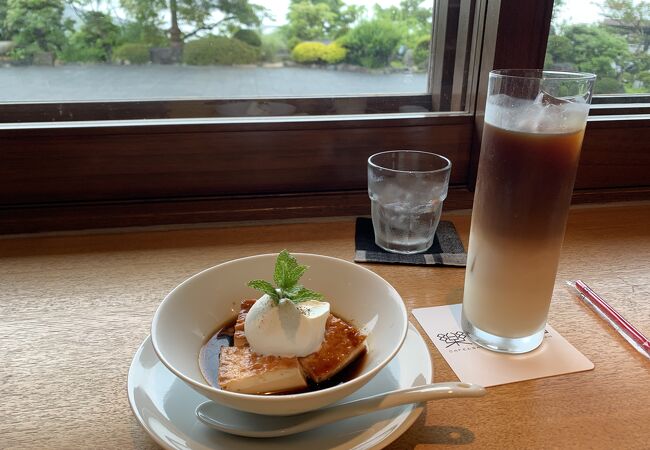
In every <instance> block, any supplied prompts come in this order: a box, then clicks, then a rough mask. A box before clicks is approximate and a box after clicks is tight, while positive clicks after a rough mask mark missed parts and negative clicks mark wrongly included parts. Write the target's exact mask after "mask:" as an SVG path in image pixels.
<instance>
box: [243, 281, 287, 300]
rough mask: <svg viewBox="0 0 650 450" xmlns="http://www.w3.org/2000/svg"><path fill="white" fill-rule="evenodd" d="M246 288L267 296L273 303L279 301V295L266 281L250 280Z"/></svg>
mask: <svg viewBox="0 0 650 450" xmlns="http://www.w3.org/2000/svg"><path fill="white" fill-rule="evenodd" d="M248 287H252V288H253V289H257V290H258V291H261V292H263V293H265V294H267V295H268V296H269V297H271V298H272V299H273V301H274V302H275V303H278V302H279V301H280V294H278V292H277V291H276V290H275V288H274V287H273V285H272V284H271V283H269V282H268V281H264V280H252V281H249V282H248Z"/></svg>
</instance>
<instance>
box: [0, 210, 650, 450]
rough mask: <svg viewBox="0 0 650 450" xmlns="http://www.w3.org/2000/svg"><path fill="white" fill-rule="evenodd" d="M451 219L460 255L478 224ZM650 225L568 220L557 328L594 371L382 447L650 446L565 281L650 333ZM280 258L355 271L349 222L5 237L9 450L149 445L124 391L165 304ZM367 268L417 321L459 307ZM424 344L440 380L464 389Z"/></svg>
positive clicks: (521, 389) (0, 433)
mask: <svg viewBox="0 0 650 450" xmlns="http://www.w3.org/2000/svg"><path fill="white" fill-rule="evenodd" d="M446 218H447V219H449V220H452V221H453V222H454V223H455V225H456V227H457V229H458V231H459V233H460V235H461V237H462V239H463V242H464V243H465V245H467V238H468V233H469V220H470V216H469V213H467V212H458V213H453V214H449V215H447V217H446ZM649 224H650V203H647V202H646V203H635V204H627V205H625V204H623V205H609V206H590V207H579V208H575V209H573V210H572V212H571V215H570V219H569V225H568V229H567V235H566V239H565V245H564V250H563V253H562V260H561V264H560V269H559V274H558V278H557V282H556V289H555V293H554V298H553V304H552V306H551V312H550V319H549V323H551V324H552V325H553V327H555V328H556V329H557V330H558V331H559V332H560V333H561V334H562V335H563V336H565V337H566V338H567V339H568V340H569V341H570V342H571V343H572V344H573V345H575V346H576V347H577V348H578V349H579V350H580V351H581V352H582V353H584V354H585V355H586V356H587V357H588V358H589V359H590V360H591V361H593V362H594V364H595V366H596V367H595V369H594V370H593V371H588V372H582V373H576V374H569V375H564V376H557V377H551V378H546V379H539V380H531V381H525V382H520V383H514V384H508V385H504V386H497V387H493V388H489V395H488V396H486V397H484V398H482V399H476V400H474V399H472V400H460V401H459V400H453V399H449V400H442V401H437V402H431V403H429V404H428V406H427V408H426V413H425V414H422V416H420V418H419V419H418V420H417V421H416V423H415V425H414V426H413V427H411V428H410V429H409V430H408V431H407V432H406V433H405V434H404V435H403V436H402V437H400V438H399V439H398V440H397V441H395V442H394V443H393V444H391V445H390V446H389V447H388V448H390V449H407V448H408V449H410V448H416V449H418V450H424V449H439V448H455V449H458V448H495V449H497V448H498V449H503V448H518V449H523V448H527V449H531V448H603V449H611V448H621V449H623V448H624V449H641V448H646V449H647V448H648V445H649V442H650V441H649V440H648V439H649V438H648V423H649V422H650V361H648V360H647V359H644V358H643V357H642V356H641V355H639V354H638V353H637V352H636V351H634V350H633V349H632V347H631V346H630V345H629V344H627V343H626V342H625V341H624V340H623V339H622V338H621V337H620V336H619V335H618V334H617V333H616V332H615V331H614V330H613V329H611V328H610V327H609V325H607V324H606V323H605V322H604V321H603V320H602V319H600V318H599V317H597V316H596V315H595V314H594V313H593V312H592V311H591V310H589V309H588V308H587V307H586V306H584V305H583V304H582V303H581V302H580V301H579V300H578V299H577V297H575V296H574V295H572V294H571V293H570V292H569V291H568V290H567V289H565V288H564V287H563V284H562V283H563V280H565V279H567V278H576V277H579V278H581V279H583V280H585V281H586V282H587V283H589V284H590V285H591V286H592V287H593V288H594V289H595V290H596V291H597V292H598V293H600V294H601V295H602V296H603V297H604V298H606V299H607V300H608V301H609V302H610V303H611V304H612V305H613V306H614V307H615V308H616V309H618V310H619V312H621V314H623V315H624V316H625V317H626V318H628V319H629V320H630V321H631V322H632V323H633V324H634V325H635V326H636V327H637V328H639V329H640V330H641V331H642V332H643V333H644V334H646V335H648V336H650V225H649ZM283 248H287V249H289V250H290V251H292V252H309V253H320V254H324V255H331V256H336V257H339V258H343V259H346V260H349V261H351V260H352V258H353V255H354V221H353V219H336V220H331V221H325V220H322V221H315V222H308V223H301V224H297V223H294V224H275V225H252V226H238V227H221V228H194V229H183V230H175V231H174V230H146V231H137V232H128V233H124V232H112V233H108V232H106V233H95V234H86V235H65V236H20V237H9V238H1V239H0V282H1V286H2V289H1V290H0V317H1V327H0V418H1V419H0V448H21V449H23V448H25V449H32V448H50V449H73V448H80V449H81V448H83V449H85V448H121V449H130V448H138V449H150V448H156V444H155V443H154V442H153V441H152V440H151V439H150V438H149V437H148V435H147V434H146V432H145V431H144V430H143V429H142V428H140V426H139V424H138V422H137V421H136V419H135V417H134V416H133V414H132V413H131V410H130V408H129V404H128V400H127V395H126V380H127V370H128V368H129V365H130V363H131V359H132V357H133V354H134V352H135V351H136V350H137V348H138V346H139V345H140V343H141V342H142V341H143V340H144V339H145V337H146V336H147V335H148V334H149V326H150V322H151V318H152V316H153V313H154V311H155V310H156V307H157V306H158V304H159V302H160V301H161V300H162V298H163V297H164V296H165V294H166V293H167V292H169V291H170V290H171V289H172V288H173V287H175V286H176V285H177V284H179V283H180V282H181V281H183V280H184V279H186V278H187V277H189V276H190V275H192V274H194V273H196V272H198V271H200V270H202V269H205V268H207V267H210V266H213V265H215V264H218V263H221V262H223V261H226V260H229V259H234V258H239V257H242V256H247V255H254V254H258V253H268V252H275V251H279V250H281V249H283ZM366 267H369V268H370V269H372V270H373V271H375V272H377V273H378V274H379V275H381V276H382V277H384V278H385V279H387V280H388V281H389V282H390V283H392V284H393V285H394V286H395V288H396V289H397V290H398V291H399V292H400V294H401V295H402V297H403V298H404V300H405V302H406V303H407V306H408V308H409V310H410V309H412V308H415V307H422V306H435V305H443V304H451V303H458V302H460V301H461V298H462V289H463V277H464V272H465V271H464V269H459V268H451V267H449V268H445V267H412V266H393V265H377V264H372V265H370V264H368V265H366ZM410 319H411V322H413V323H416V322H415V319H414V318H413V317H412V316H411V317H410ZM427 342H428V339H427ZM428 343H429V346H430V350H431V352H432V355H433V360H434V366H435V372H434V377H435V380H436V381H446V380H456V379H457V378H456V376H455V375H454V373H453V372H452V371H451V369H450V368H449V366H448V365H447V364H446V362H445V361H444V359H443V358H442V357H441V356H440V354H439V353H438V351H437V350H435V348H434V347H433V346H432V345H431V344H430V342H428Z"/></svg>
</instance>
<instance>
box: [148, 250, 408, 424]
mask: <svg viewBox="0 0 650 450" xmlns="http://www.w3.org/2000/svg"><path fill="white" fill-rule="evenodd" d="M276 256H277V255H276V254H271V255H259V256H250V257H247V258H241V259H236V260H233V261H229V262H226V263H223V264H220V265H218V266H215V267H212V268H210V269H207V270H204V271H203V272H200V273H198V274H196V275H194V276H193V277H191V278H189V279H187V280H185V281H184V282H183V283H181V284H180V285H179V286H178V287H176V288H175V289H174V290H173V291H171V292H170V293H169V294H168V295H167V297H165V299H164V300H163V301H162V303H161V304H160V306H159V307H158V310H157V311H156V314H155V316H154V318H153V323H152V326H151V339H152V343H153V347H154V349H155V351H156V353H157V354H158V357H159V358H160V360H161V361H162V362H163V364H165V366H167V368H169V370H171V371H172V372H173V373H174V374H175V375H176V376H177V377H179V378H180V379H181V380H183V381H185V382H186V383H187V384H188V385H189V386H191V387H192V388H194V389H195V390H196V391H198V392H199V393H201V394H203V395H205V396H206V397H208V398H210V399H211V400H213V401H215V402H217V403H220V404H223V405H226V406H229V407H231V408H235V409H239V410H242V411H248V412H254V413H258V414H267V415H289V414H297V413H302V412H306V411H311V410H315V409H318V408H322V407H323V406H326V405H328V404H331V403H334V402H336V401H338V400H341V399H342V398H344V397H346V396H348V395H350V394H351V393H352V392H354V391H356V390H357V389H359V388H360V387H361V386H363V385H364V384H366V383H367V382H368V381H370V380H371V379H372V377H374V376H375V375H376V374H377V373H378V372H379V371H380V370H381V369H382V367H384V366H385V365H386V364H387V363H388V362H389V361H390V360H391V359H392V358H393V357H394V356H395V355H396V354H397V352H398V350H399V349H400V347H401V346H402V343H403V342H404V338H405V337H406V331H407V328H408V320H407V316H406V308H405V307H404V303H403V301H402V298H401V297H400V295H399V294H398V293H397V291H396V290H395V289H394V288H393V287H392V286H391V285H390V284H389V283H388V282H387V281H386V280H384V279H383V278H381V277H380V276H379V275H377V274H375V273H374V272H372V271H370V270H368V269H365V268H363V267H361V266H358V265H356V264H353V263H350V262H347V261H343V260H341V259H337V258H331V257H328V256H319V255H310V254H300V253H297V254H294V256H295V257H296V259H297V260H298V262H299V263H300V264H306V265H307V266H309V270H307V272H306V273H305V275H304V276H303V277H302V278H301V280H300V283H301V284H303V285H304V286H305V287H307V288H309V289H312V290H315V291H317V292H320V293H322V294H323V295H324V296H325V299H326V300H327V301H329V302H330V305H331V311H332V312H333V313H335V314H336V315H338V316H340V317H342V318H343V319H345V320H348V321H350V322H351V323H353V324H354V325H355V326H357V327H358V328H360V329H361V330H363V331H364V333H366V334H367V336H368V338H367V342H366V345H367V348H368V354H367V356H366V360H365V362H364V365H363V368H362V370H361V372H360V374H359V375H358V376H357V377H356V378H354V379H352V380H350V381H347V382H345V383H341V384H339V385H337V386H333V387H330V388H327V389H322V390H319V391H312V392H305V393H300V394H290V395H252V394H240V393H235V392H228V391H224V390H221V389H218V388H214V387H212V386H210V385H209V384H208V383H207V382H206V381H205V379H204V378H203V375H202V374H201V370H200V369H199V364H198V359H199V351H200V349H201V346H202V345H203V344H204V343H205V342H206V341H207V340H208V339H209V338H210V337H211V336H212V334H213V333H214V332H216V331H217V330H218V329H219V328H220V327H221V326H222V325H225V324H226V323H228V322H231V321H232V320H234V319H235V317H236V315H237V313H238V311H239V304H240V302H241V300H244V299H246V298H258V297H259V296H260V295H261V294H259V293H258V292H257V291H255V290H253V289H251V288H249V287H247V286H246V283H248V281H250V280H252V279H265V280H272V279H273V268H274V266H275V259H276Z"/></svg>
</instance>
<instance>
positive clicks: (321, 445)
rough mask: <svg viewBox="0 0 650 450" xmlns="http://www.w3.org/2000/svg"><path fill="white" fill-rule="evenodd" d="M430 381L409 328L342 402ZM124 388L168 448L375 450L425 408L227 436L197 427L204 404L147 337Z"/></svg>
mask: <svg viewBox="0 0 650 450" xmlns="http://www.w3.org/2000/svg"><path fill="white" fill-rule="evenodd" d="M432 380H433V367H432V363H431V356H430V355H429V349H428V348H427V345H426V343H425V342H424V339H422V336H421V335H420V333H419V332H418V331H417V329H416V328H415V327H414V326H413V325H411V324H409V329H408V332H407V335H406V340H405V341H404V345H403V346H402V348H401V350H400V351H399V353H398V354H397V356H395V358H393V360H392V361H391V362H390V363H389V364H388V365H387V366H386V367H385V368H384V369H382V370H381V372H379V373H378V374H377V376H376V377H375V378H373V379H372V380H371V381H370V382H369V383H368V384H367V385H366V386H364V387H363V388H361V389H360V390H359V391H357V392H356V393H355V394H354V395H351V396H350V397H347V398H346V399H345V400H344V401H347V400H351V399H355V398H360V397H365V396H369V395H373V394H378V393H381V392H385V391H389V390H393V389H401V388H406V387H411V386H419V385H421V384H425V383H431V382H432ZM127 389H128V393H129V403H130V404H131V409H132V410H133V413H134V414H135V416H136V417H137V419H138V421H139V422H140V424H141V425H142V426H143V427H144V429H145V430H146V431H147V433H149V435H151V437H152V438H153V439H154V440H155V441H156V442H157V443H158V444H160V445H162V446H163V447H165V448H168V449H198V450H207V449H210V450H221V449H234V448H236V449H238V450H249V449H250V450H252V449H259V448H260V447H264V448H265V449H282V450H285V449H294V448H296V449H297V448H299V449H309V450H318V449H361V448H363V449H378V448H382V447H384V446H386V445H388V444H389V443H391V442H393V441H394V440H395V439H397V438H398V437H399V436H400V435H401V434H402V433H404V432H405V431H406V430H407V429H408V428H409V427H410V426H411V425H412V424H413V422H415V420H416V419H417V417H418V416H419V415H420V413H421V412H422V410H423V409H424V407H423V406H422V405H405V406H398V407H395V408H391V409H387V410H383V411H377V412H375V413H372V414H368V415H365V416H360V417H355V418H352V419H347V420H342V421H340V422H336V423H333V424H330V425H326V426H323V427H320V428H317V429H315V430H311V431H308V432H305V433H300V434H296V435H293V436H287V437H281V438H269V439H254V438H245V437H238V436H233V435H229V434H226V433H222V432H220V431H217V430H214V429H212V428H209V427H207V426H205V425H203V424H202V423H201V422H199V420H198V419H197V418H196V416H195V415H194V411H195V409H196V407H197V406H198V405H199V404H200V403H203V402H204V401H206V400H207V399H206V398H205V397H203V396H202V395H200V394H198V393H197V392H195V391H194V390H193V389H192V388H190V387H189V386H187V385H186V384H185V383H183V382H182V381H181V380H180V379H178V378H176V377H175V376H174V375H173V374H172V373H171V372H170V371H169V370H167V368H166V367H165V366H164V365H163V364H162V363H161V362H160V360H158V357H157V356H156V354H155V352H154V350H153V347H152V345H151V337H148V338H147V339H146V340H145V341H144V342H143V343H142V345H141V346H140V348H139V349H138V351H137V352H136V354H135V356H134V357H133V362H132V363H131V367H130V369H129V378H128V384H127ZM224 409H225V407H224Z"/></svg>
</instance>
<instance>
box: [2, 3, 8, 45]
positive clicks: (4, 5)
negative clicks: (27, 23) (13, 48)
mask: <svg viewBox="0 0 650 450" xmlns="http://www.w3.org/2000/svg"><path fill="white" fill-rule="evenodd" d="M6 20H7V0H0V41H6V40H8V39H9V38H10V36H9V35H8V34H7V33H6V31H5V21H6Z"/></svg>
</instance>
